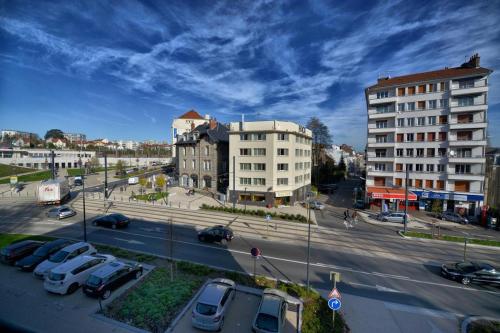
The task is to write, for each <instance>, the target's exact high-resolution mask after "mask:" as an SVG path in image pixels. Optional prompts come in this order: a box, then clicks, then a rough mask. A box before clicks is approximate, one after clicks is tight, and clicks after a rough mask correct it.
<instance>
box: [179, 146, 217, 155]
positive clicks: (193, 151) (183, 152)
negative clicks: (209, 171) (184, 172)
mask: <svg viewBox="0 0 500 333" xmlns="http://www.w3.org/2000/svg"><path fill="white" fill-rule="evenodd" d="M189 149H190V152H191V155H192V156H194V155H196V148H195V147H189ZM180 152H181V155H184V156H186V153H187V152H188V150H187V149H186V147H182V149H180ZM203 154H204V155H205V156H208V155H210V147H209V146H205V147H203Z"/></svg>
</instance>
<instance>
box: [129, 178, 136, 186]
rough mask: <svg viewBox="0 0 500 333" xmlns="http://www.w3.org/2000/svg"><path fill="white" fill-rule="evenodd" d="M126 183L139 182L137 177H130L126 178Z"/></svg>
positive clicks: (134, 183) (133, 183)
mask: <svg viewBox="0 0 500 333" xmlns="http://www.w3.org/2000/svg"><path fill="white" fill-rule="evenodd" d="M128 184H129V185H136V184H139V177H130V178H129V179H128Z"/></svg>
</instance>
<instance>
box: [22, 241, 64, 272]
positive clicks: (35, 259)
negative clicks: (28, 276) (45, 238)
mask: <svg viewBox="0 0 500 333" xmlns="http://www.w3.org/2000/svg"><path fill="white" fill-rule="evenodd" d="M70 244H73V242H72V241H70V240H67V239H57V240H55V241H52V242H48V243H45V244H43V245H42V246H40V247H39V248H38V249H36V250H35V252H33V254H32V255H29V256H27V257H24V258H22V259H21V260H18V261H16V267H18V268H20V269H21V270H23V271H28V272H31V271H32V270H34V269H35V267H36V266H37V265H38V264H39V263H41V262H42V261H44V260H45V259H48V258H49V257H50V256H51V255H52V254H54V253H56V252H57V251H59V250H60V249H62V248H63V247H66V246H68V245H70Z"/></svg>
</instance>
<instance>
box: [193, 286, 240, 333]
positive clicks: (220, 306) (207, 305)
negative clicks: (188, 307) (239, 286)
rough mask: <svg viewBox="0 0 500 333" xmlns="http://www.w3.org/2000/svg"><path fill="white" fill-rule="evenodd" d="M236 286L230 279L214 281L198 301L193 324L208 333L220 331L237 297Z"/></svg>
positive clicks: (194, 310)
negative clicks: (230, 306) (230, 305)
mask: <svg viewBox="0 0 500 333" xmlns="http://www.w3.org/2000/svg"><path fill="white" fill-rule="evenodd" d="M235 286H236V284H235V283H234V281H232V280H229V279H213V280H212V281H210V283H208V284H207V285H206V286H205V289H203V291H202V292H201V294H200V297H198V299H197V300H196V303H195V305H194V308H193V312H192V316H191V323H192V324H193V326H194V327H196V328H199V329H202V330H206V331H220V330H221V329H222V326H224V317H225V315H226V313H227V311H228V308H229V304H231V301H232V300H233V299H234V296H235V295H236V289H235Z"/></svg>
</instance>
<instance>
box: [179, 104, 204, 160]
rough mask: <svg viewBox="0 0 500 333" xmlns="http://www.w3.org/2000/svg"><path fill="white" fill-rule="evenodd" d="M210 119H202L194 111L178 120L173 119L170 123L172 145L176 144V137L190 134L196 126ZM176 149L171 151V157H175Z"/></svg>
mask: <svg viewBox="0 0 500 333" xmlns="http://www.w3.org/2000/svg"><path fill="white" fill-rule="evenodd" d="M209 119H210V116H209V115H205V117H202V116H201V115H200V114H199V113H198V112H196V111H195V110H190V111H188V112H186V113H184V114H183V115H182V116H180V117H179V118H176V119H174V121H173V122H172V133H171V135H172V145H175V144H176V142H177V137H178V136H181V135H183V134H184V133H189V132H191V131H192V130H193V129H194V128H195V127H196V126H199V125H202V124H204V123H205V122H207V121H208V120H209ZM175 154H176V149H174V150H173V157H175V156H176V155H175Z"/></svg>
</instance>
